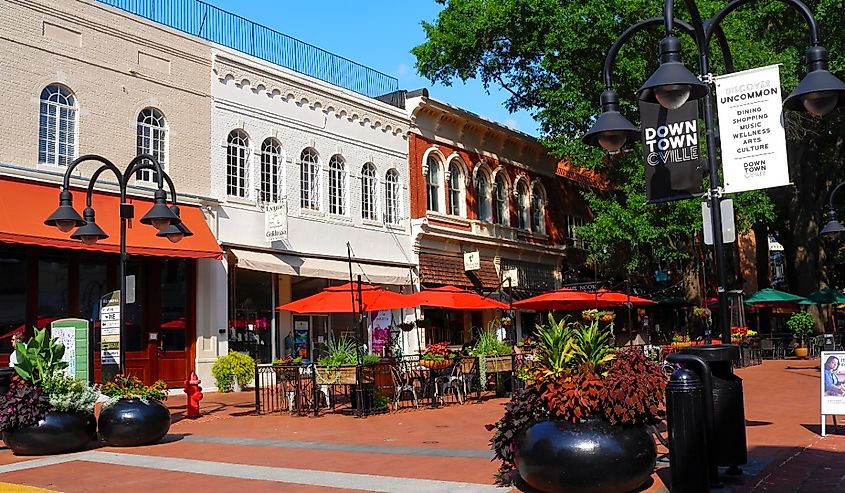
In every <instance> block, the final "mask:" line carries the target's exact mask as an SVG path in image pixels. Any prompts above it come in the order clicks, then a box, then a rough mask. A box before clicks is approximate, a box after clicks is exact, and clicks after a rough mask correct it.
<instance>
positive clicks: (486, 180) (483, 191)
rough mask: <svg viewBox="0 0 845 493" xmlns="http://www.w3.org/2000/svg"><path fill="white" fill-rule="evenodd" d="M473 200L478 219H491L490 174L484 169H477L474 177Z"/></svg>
mask: <svg viewBox="0 0 845 493" xmlns="http://www.w3.org/2000/svg"><path fill="white" fill-rule="evenodd" d="M475 202H476V205H477V208H478V219H480V220H482V221H488V222H490V221H492V220H493V217H492V210H491V209H492V207H491V204H490V176H489V175H488V174H487V172H486V171H484V170H479V171H478V176H477V177H476V178H475Z"/></svg>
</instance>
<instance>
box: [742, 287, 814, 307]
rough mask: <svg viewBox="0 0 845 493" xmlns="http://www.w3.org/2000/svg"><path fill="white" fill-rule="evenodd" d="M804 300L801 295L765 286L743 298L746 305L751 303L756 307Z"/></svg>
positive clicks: (781, 304)
mask: <svg viewBox="0 0 845 493" xmlns="http://www.w3.org/2000/svg"><path fill="white" fill-rule="evenodd" d="M804 300H806V298H804V297H803V296H798V295H796V294H791V293H787V292H785V291H778V290H777V289H772V288H766V289H761V290H760V291H757V292H756V293H754V294H752V295H751V296H749V297H748V299H746V300H745V304H746V305H753V306H757V307H766V306H770V307H774V306H783V305H789V304H796V303H800V302H802V301H804Z"/></svg>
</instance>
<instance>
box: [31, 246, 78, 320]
mask: <svg viewBox="0 0 845 493" xmlns="http://www.w3.org/2000/svg"><path fill="white" fill-rule="evenodd" d="M68 271H69V269H68V261H67V259H62V258H55V259H51V258H42V259H39V260H38V317H37V319H36V322H35V326H36V327H38V328H39V329H43V328H44V327H48V326H49V325H50V323H51V322H52V321H53V320H56V319H59V318H65V317H67V316H68V315H69V312H68V310H69V307H68V292H69V291H70V282H69V277H68Z"/></svg>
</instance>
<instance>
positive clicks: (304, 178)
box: [299, 147, 320, 211]
mask: <svg viewBox="0 0 845 493" xmlns="http://www.w3.org/2000/svg"><path fill="white" fill-rule="evenodd" d="M299 161H300V165H301V166H302V167H301V168H300V170H299V186H300V204H299V205H300V206H301V207H302V208H303V209H311V210H314V211H319V210H320V155H319V154H317V150H316V149H314V148H312V147H307V148H305V149H304V150H303V151H302V154H301V155H300V156H299Z"/></svg>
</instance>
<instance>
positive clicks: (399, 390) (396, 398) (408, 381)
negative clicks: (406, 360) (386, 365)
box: [390, 366, 420, 410]
mask: <svg viewBox="0 0 845 493" xmlns="http://www.w3.org/2000/svg"><path fill="white" fill-rule="evenodd" d="M390 375H391V376H392V377H393V406H394V407H393V408H394V410H397V409H399V403H400V402H401V399H402V394H405V393H408V392H410V393H411V397H413V399H414V407H415V408H419V407H420V402H419V400H418V399H417V389H416V388H415V387H414V380H413V375H411V374H410V373H409V372H407V371H402V370H400V369H399V368H398V367H397V366H391V367H390Z"/></svg>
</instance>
